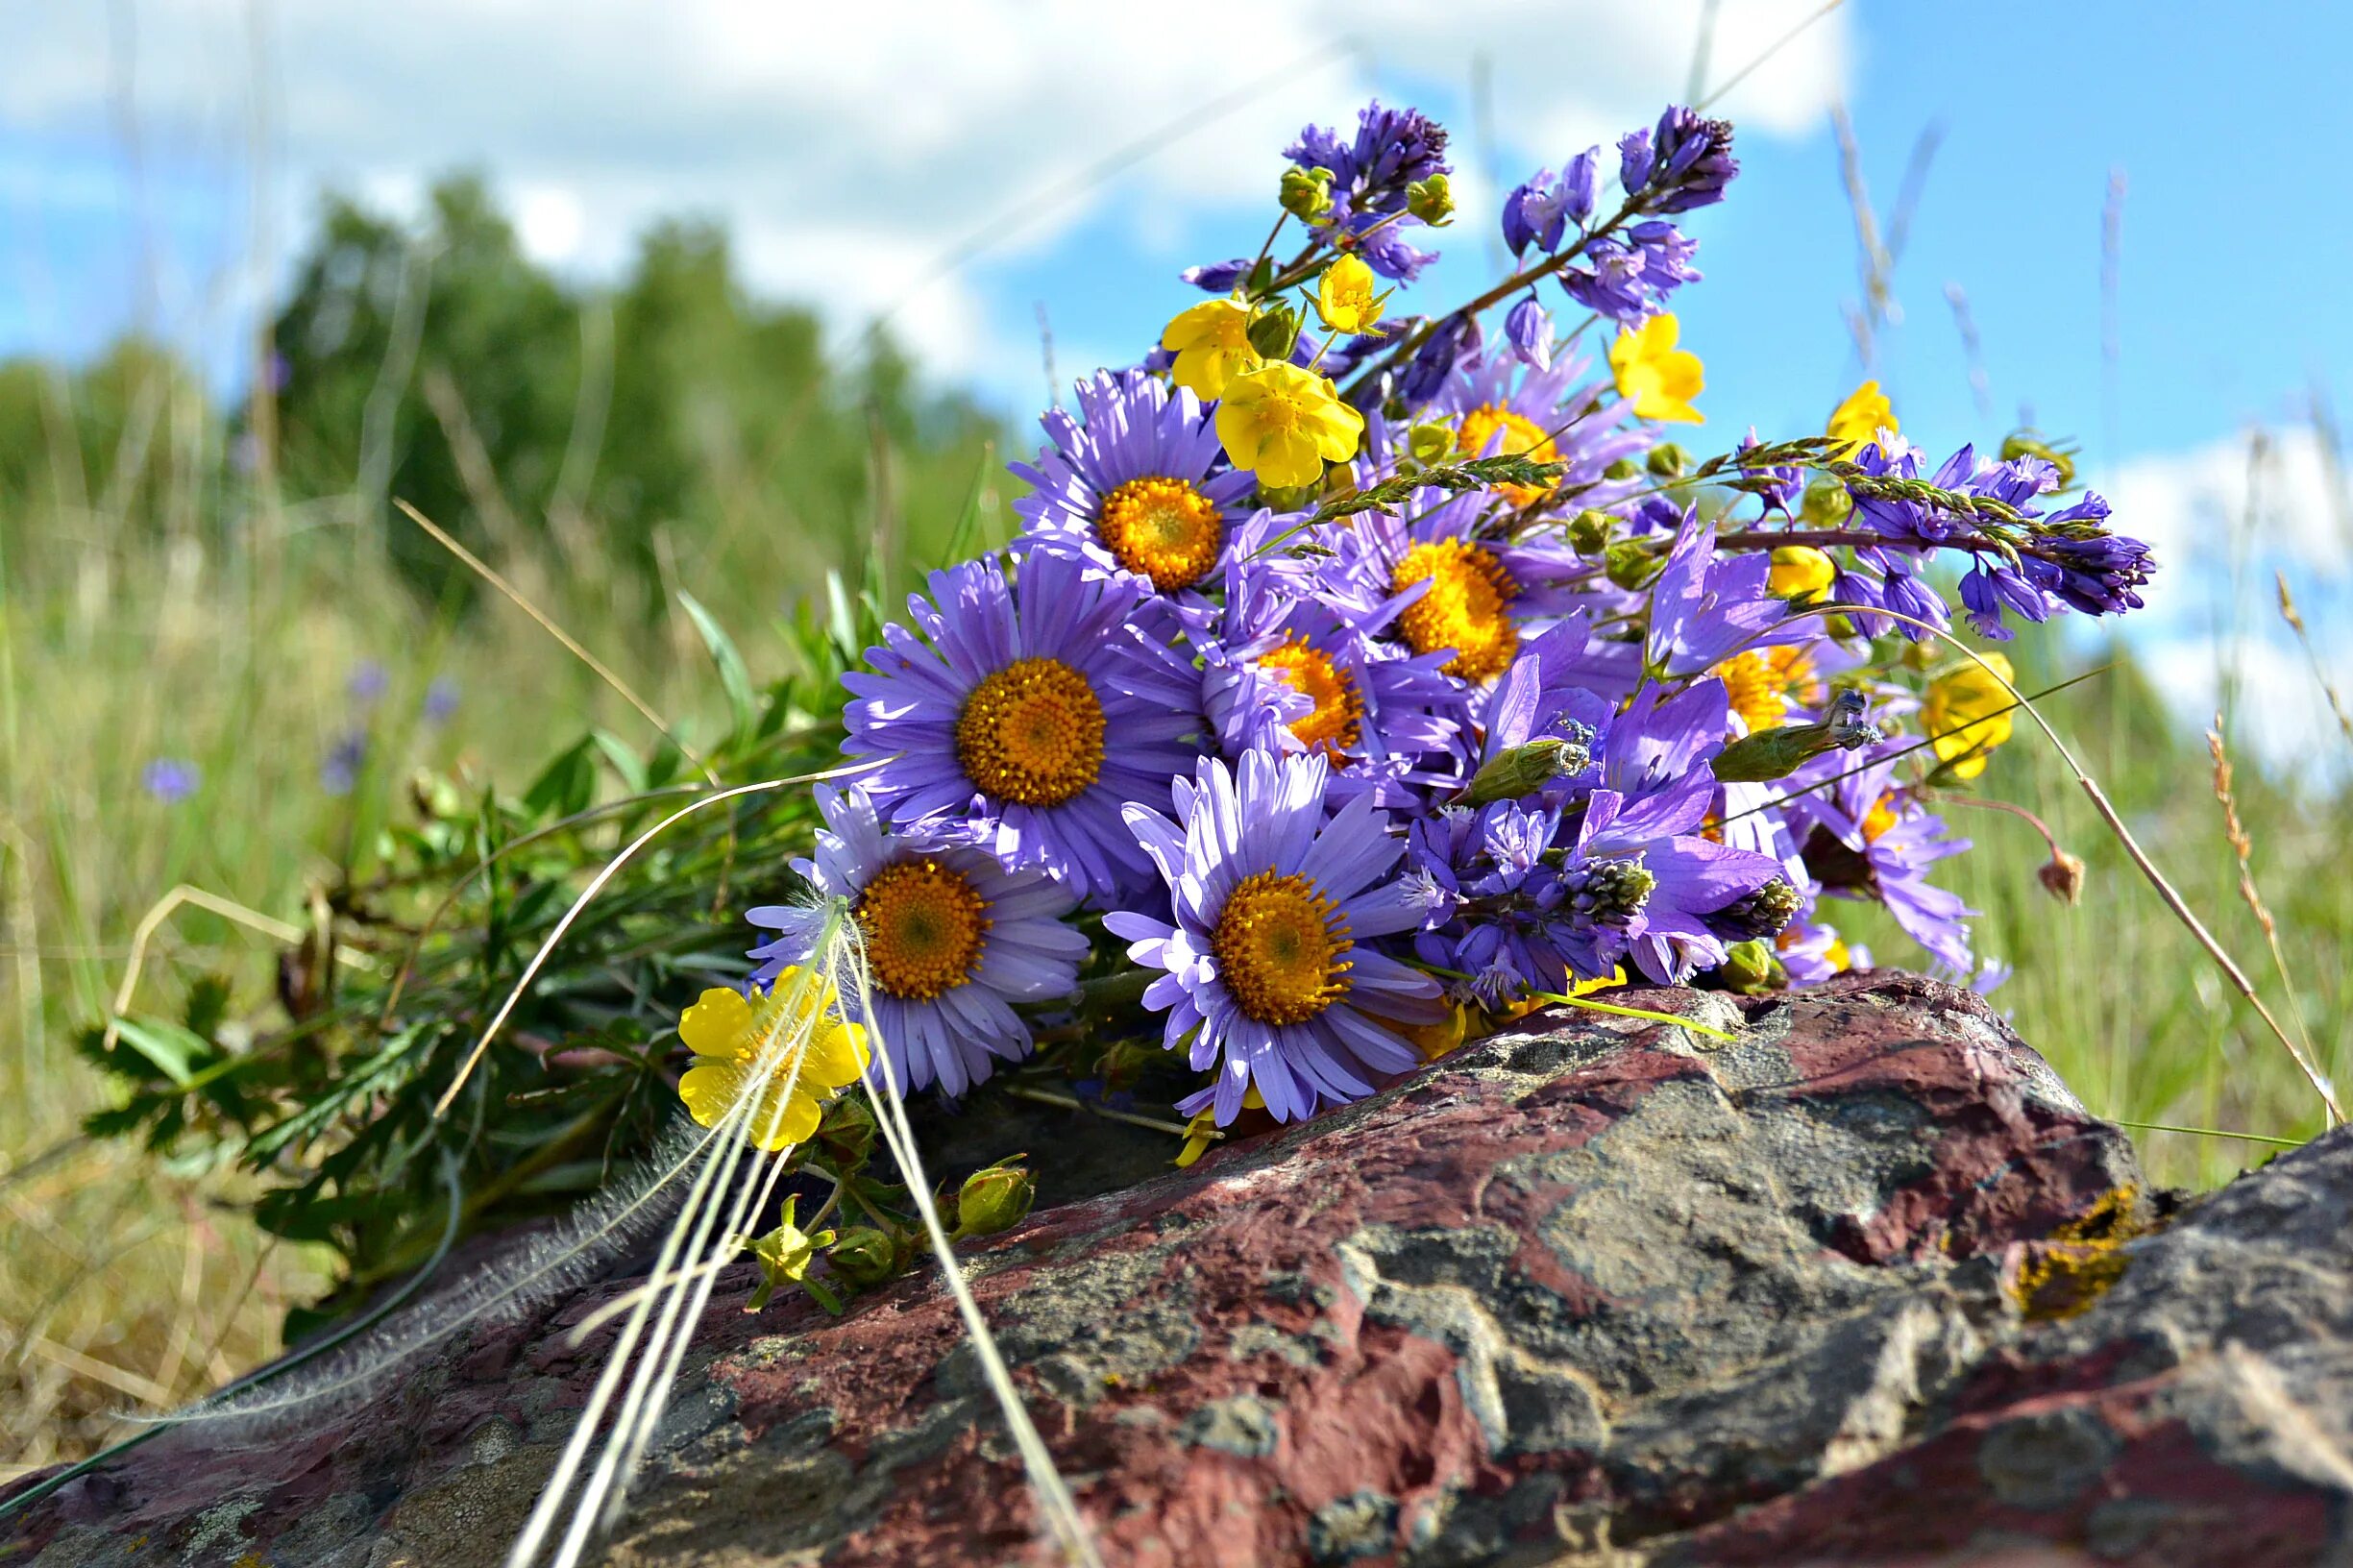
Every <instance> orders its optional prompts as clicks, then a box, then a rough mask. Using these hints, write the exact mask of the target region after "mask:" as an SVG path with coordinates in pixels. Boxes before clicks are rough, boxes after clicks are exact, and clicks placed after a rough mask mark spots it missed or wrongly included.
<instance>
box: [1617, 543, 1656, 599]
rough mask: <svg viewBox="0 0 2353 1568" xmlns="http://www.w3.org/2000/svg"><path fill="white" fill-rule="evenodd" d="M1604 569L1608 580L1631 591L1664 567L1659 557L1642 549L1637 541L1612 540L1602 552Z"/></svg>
mask: <svg viewBox="0 0 2353 1568" xmlns="http://www.w3.org/2000/svg"><path fill="white" fill-rule="evenodd" d="M1603 559H1604V561H1605V563H1606V564H1605V567H1604V569H1603V570H1604V571H1605V572H1606V573H1607V574H1608V576H1609V580H1610V581H1611V582H1614V583H1616V584H1617V585H1618V586H1619V587H1621V588H1625V589H1628V590H1632V589H1635V588H1639V587H1641V586H1642V585H1643V584H1644V583H1646V582H1648V581H1650V580H1651V578H1652V577H1653V576H1655V575H1656V574H1657V571H1658V569H1659V567H1660V566H1662V565H1664V564H1665V563H1664V561H1663V559H1662V558H1661V557H1659V556H1657V555H1654V554H1653V553H1652V552H1651V551H1648V550H1646V549H1644V548H1643V545H1642V541H1641V540H1639V539H1616V540H1612V541H1611V542H1610V544H1609V546H1608V548H1607V549H1606V550H1605V551H1603Z"/></svg>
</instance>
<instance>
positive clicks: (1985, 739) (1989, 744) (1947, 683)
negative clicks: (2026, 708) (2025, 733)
mask: <svg viewBox="0 0 2353 1568" xmlns="http://www.w3.org/2000/svg"><path fill="white" fill-rule="evenodd" d="M1984 658H1985V662H1986V663H1987V664H1990V665H1992V666H1993V667H1994V669H1995V670H1996V671H1997V672H1998V673H1999V674H2000V675H2001V680H1996V679H1995V678H1994V676H1993V675H1991V674H1987V673H1986V672H1985V670H1984V669H1982V668H1981V667H1980V666H1978V665H1976V664H1974V663H1972V664H1965V665H1963V666H1962V667H1961V668H1960V669H1958V670H1955V671H1953V672H1952V673H1951V674H1948V675H1940V676H1938V677H1937V678H1936V679H1935V680H1932V681H1930V682H1929V683H1928V699H1927V701H1926V702H1924V704H1922V707H1921V715H1920V718H1921V723H1922V725H1923V726H1924V727H1925V728H1926V730H1927V732H1928V733H1929V734H1930V735H1931V736H1933V737H1934V738H1935V740H1934V745H1935V747H1936V755H1937V759H1938V760H1939V761H1941V762H1943V763H1944V764H1945V765H1946V767H1947V768H1948V769H1949V771H1950V772H1951V774H1952V776H1953V777H1955V778H1975V777H1976V776H1977V775H1978V774H1979V773H1982V772H1985V759H1986V755H1987V753H1988V752H1990V751H1992V750H1993V749H1994V747H1998V746H1999V745H2001V743H2002V742H2004V741H2006V740H2008V739H2009V738H2010V720H2011V717H2012V715H2011V713H2009V712H2007V711H2004V710H2007V709H2009V708H2010V707H2011V705H2012V704H2013V703H2015V702H2016V701H2017V700H2018V698H2014V697H2012V696H2011V695H2010V693H2009V690H2008V688H2006V687H2005V686H2003V685H2002V681H2003V680H2009V679H2011V678H2013V677H2012V674H2011V670H2010V661H2009V660H2008V659H2007V658H2005V657H2004V656H2003V655H2001V654H1999V653H1995V652H1988V653H1986V654H1985V655H1984ZM1972 720H1974V721H1975V723H1971V721H1972ZM1947 731H1950V733H1947Z"/></svg>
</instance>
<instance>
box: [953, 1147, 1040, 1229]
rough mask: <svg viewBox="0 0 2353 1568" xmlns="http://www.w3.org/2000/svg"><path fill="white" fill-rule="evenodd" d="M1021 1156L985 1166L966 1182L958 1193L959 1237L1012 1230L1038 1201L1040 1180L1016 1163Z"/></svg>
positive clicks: (973, 1173)
mask: <svg viewBox="0 0 2353 1568" xmlns="http://www.w3.org/2000/svg"><path fill="white" fill-rule="evenodd" d="M1021 1158H1022V1157H1021V1156H1020V1155H1013V1156H1011V1157H1010V1158H1008V1159H1004V1160H1000V1161H998V1162H997V1163H996V1164H993V1165H983V1166H981V1168H980V1169H978V1170H976V1171H974V1172H972V1174H971V1175H969V1176H967V1177H966V1178H965V1179H964V1186H963V1187H962V1188H959V1189H958V1190H957V1193H956V1235H957V1236H958V1237H974V1236H995V1235H997V1234H999V1233H1000V1232H1003V1231H1010V1230H1012V1229H1013V1228H1014V1227H1015V1226H1016V1225H1018V1224H1020V1223H1021V1221H1022V1220H1023V1219H1024V1218H1026V1217H1027V1216H1028V1214H1029V1206H1030V1205H1031V1204H1033V1203H1035V1202H1037V1201H1038V1179H1037V1178H1036V1177H1035V1176H1032V1175H1031V1174H1030V1173H1029V1172H1028V1171H1026V1170H1023V1169H1022V1168H1021V1167H1020V1166H1019V1165H1018V1164H1016V1163H1015V1162H1017V1161H1018V1160H1020V1159H1021Z"/></svg>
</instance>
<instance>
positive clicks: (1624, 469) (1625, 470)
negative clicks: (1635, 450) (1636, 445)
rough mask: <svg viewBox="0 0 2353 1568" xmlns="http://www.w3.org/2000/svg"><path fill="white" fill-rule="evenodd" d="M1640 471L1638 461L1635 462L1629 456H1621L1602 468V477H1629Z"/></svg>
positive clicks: (1640, 466) (1640, 467)
mask: <svg viewBox="0 0 2353 1568" xmlns="http://www.w3.org/2000/svg"><path fill="white" fill-rule="evenodd" d="M1641 472H1642V465H1641V464H1640V463H1637V462H1635V461H1634V460H1633V459H1632V458H1631V457H1621V458H1619V459H1618V460H1617V461H1616V462H1614V463H1611V464H1610V465H1609V466H1608V467H1607V468H1605V469H1603V470H1602V478H1605V479H1630V478H1633V477H1634V476H1635V475H1637V474H1639V473H1641Z"/></svg>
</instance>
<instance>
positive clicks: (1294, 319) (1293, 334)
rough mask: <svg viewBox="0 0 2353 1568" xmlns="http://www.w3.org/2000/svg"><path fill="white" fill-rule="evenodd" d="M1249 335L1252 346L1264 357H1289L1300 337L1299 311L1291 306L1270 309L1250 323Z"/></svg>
mask: <svg viewBox="0 0 2353 1568" xmlns="http://www.w3.org/2000/svg"><path fill="white" fill-rule="evenodd" d="M1248 336H1249V338H1250V346H1251V347H1252V348H1253V349H1256V350H1257V351H1258V352H1259V354H1260V355H1261V356H1262V357H1264V358H1267V359H1288V358H1289V357H1290V356H1291V345H1292V344H1293V343H1294V342H1296V341H1298V338H1299V312H1298V311H1296V310H1294V309H1292V308H1291V307H1290V306H1283V307H1282V308H1281V309H1278V310H1269V311H1267V312H1266V313H1265V314H1263V315H1262V316H1260V317H1258V318H1257V319H1256V320H1254V321H1253V322H1251V323H1250V327H1249V330H1248Z"/></svg>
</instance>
